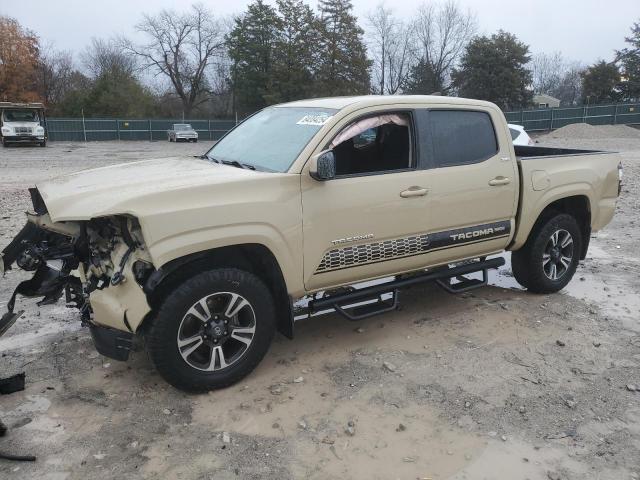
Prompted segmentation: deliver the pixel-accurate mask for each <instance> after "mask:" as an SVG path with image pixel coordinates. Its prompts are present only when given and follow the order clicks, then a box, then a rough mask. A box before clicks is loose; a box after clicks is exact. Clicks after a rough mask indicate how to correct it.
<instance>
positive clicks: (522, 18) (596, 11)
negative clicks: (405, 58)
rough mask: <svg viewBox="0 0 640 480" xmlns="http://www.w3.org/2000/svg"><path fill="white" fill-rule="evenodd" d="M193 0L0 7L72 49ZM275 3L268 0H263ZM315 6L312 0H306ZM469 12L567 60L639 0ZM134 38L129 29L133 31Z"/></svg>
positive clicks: (580, 0)
mask: <svg viewBox="0 0 640 480" xmlns="http://www.w3.org/2000/svg"><path fill="white" fill-rule="evenodd" d="M200 1H201V3H203V4H204V5H206V6H207V7H209V8H210V9H211V10H212V11H213V12H215V13H216V14H219V15H234V14H238V13H241V12H242V11H243V10H244V9H245V7H246V5H247V4H248V3H250V2H249V1H248V0H200ZM423 1H424V0H402V1H392V0H386V1H385V2H384V3H385V6H386V7H387V8H391V9H392V10H394V12H395V13H396V14H397V15H398V16H399V17H401V18H405V19H410V18H411V16H412V13H413V12H415V10H416V9H417V7H418V6H419V5H420V4H422V3H423ZM352 2H353V5H354V10H355V13H356V15H357V16H358V17H359V18H360V19H361V20H360V23H361V24H363V23H364V16H365V15H366V14H367V12H369V11H370V10H371V9H372V8H373V7H374V6H375V5H377V3H378V2H376V1H375V0H373V1H372V0H352ZM192 3H194V2H193V1H191V0H189V1H179V0H56V1H55V2H52V1H51V0H19V1H14V0H0V14H2V15H8V16H11V17H13V18H15V19H17V20H18V21H19V22H20V23H21V24H22V25H23V26H25V27H27V28H29V29H31V30H33V31H34V32H36V34H38V36H39V37H40V38H41V40H42V41H43V42H44V43H45V44H47V45H52V46H53V47H54V48H56V49H58V50H70V51H72V52H75V53H77V52H80V51H82V50H83V48H84V47H85V46H86V45H87V44H88V43H89V42H90V40H91V38H92V37H101V38H107V37H112V36H115V35H121V34H122V35H125V36H134V33H133V27H134V25H135V24H136V23H137V22H138V21H139V20H140V18H141V15H142V14H143V13H154V12H157V11H159V10H161V9H163V8H167V9H175V10H185V9H188V8H189V6H190V5H191V4H192ZM267 3H275V0H267ZM308 3H310V4H311V5H312V6H314V7H315V5H316V1H315V0H313V1H310V2H308ZM458 3H459V5H460V6H461V7H462V8H464V9H470V10H471V11H472V12H474V13H475V14H476V17H477V20H478V26H479V33H481V34H491V33H493V32H496V31H497V30H498V29H503V30H506V31H508V32H511V33H514V34H515V35H516V36H517V37H518V38H519V39H520V40H521V41H523V42H525V43H526V44H528V45H529V46H530V50H531V52H532V53H534V54H535V53H540V52H547V53H551V52H555V51H560V52H562V54H563V56H564V57H565V59H567V60H576V61H580V62H581V63H583V64H591V63H593V62H595V61H597V60H599V59H605V60H612V59H613V55H614V53H613V51H614V50H616V49H621V48H623V47H624V46H625V45H624V37H625V36H627V35H629V29H630V27H631V25H632V23H633V22H634V21H640V1H639V0H610V1H608V2H605V1H603V0H509V1H504V0H458ZM134 38H135V37H134Z"/></svg>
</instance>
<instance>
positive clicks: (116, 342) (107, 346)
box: [89, 324, 133, 362]
mask: <svg viewBox="0 0 640 480" xmlns="http://www.w3.org/2000/svg"><path fill="white" fill-rule="evenodd" d="M89 329H90V330H91V336H92V337H93V343H94V344H95V346H96V350H97V351H98V353H99V354H100V355H104V356H105V357H109V358H112V359H114V360H118V361H120V362H126V361H127V360H128V359H129V352H130V351H131V346H132V345H133V334H131V333H129V332H123V331H122V330H116V329H114V328H107V327H100V326H98V325H94V324H91V325H89Z"/></svg>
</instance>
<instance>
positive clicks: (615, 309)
mask: <svg viewBox="0 0 640 480" xmlns="http://www.w3.org/2000/svg"><path fill="white" fill-rule="evenodd" d="M569 133H571V132H566V135H565V136H563V137H561V138H551V136H546V137H539V138H538V141H540V142H541V144H548V145H556V146H567V147H576V148H580V147H582V148H602V149H606V150H617V151H620V152H623V158H624V167H625V178H626V182H625V187H624V189H623V195H622V198H621V200H620V202H619V204H618V211H617V214H616V217H615V219H614V220H613V222H612V223H611V224H610V225H609V226H608V227H607V228H606V229H605V230H603V231H602V232H599V233H597V234H596V235H594V237H593V238H592V243H591V245H592V247H591V249H590V253H589V255H588V258H587V260H586V261H585V262H584V263H583V265H582V266H581V267H580V268H579V271H578V272H577V274H576V277H575V278H574V281H573V282H572V283H571V284H570V285H569V287H568V288H567V289H566V291H563V292H562V293H559V294H555V295H532V294H528V293H526V292H524V291H522V290H521V289H519V288H518V286H517V285H516V284H515V282H514V280H513V278H512V277H511V274H510V271H509V268H508V266H507V267H505V268H503V269H501V270H500V271H499V272H497V273H496V274H494V275H493V276H492V277H491V283H492V286H490V287H487V288H483V289H480V290H475V291H473V292H469V293H466V294H462V295H458V296H452V295H449V294H447V293H444V292H442V291H441V290H438V289H436V288H434V287H433V286H422V287H414V288H412V289H409V290H406V291H403V292H402V309H401V310H400V311H398V312H394V313H391V314H387V315H383V316H379V317H375V318H372V319H369V320H365V321H363V322H360V323H357V324H353V323H349V322H346V321H344V320H343V319H341V318H339V317H338V316H336V315H328V316H323V317H318V318H314V319H312V320H305V321H301V322H298V323H297V324H296V338H295V339H294V340H293V341H289V340H286V339H284V338H282V337H278V338H277V339H276V341H275V342H274V345H273V347H272V349H271V350H270V352H269V354H268V355H267V357H266V358H265V360H264V361H263V362H262V363H261V364H260V366H259V367H258V368H257V369H256V371H255V372H254V373H253V374H251V375H250V376H249V377H248V378H246V379H245V380H244V381H242V382H240V383H239V384H237V385H235V386H233V387H230V388H228V389H226V390H223V391H218V392H215V393H211V394H208V395H197V396H194V395H185V394H183V393H181V392H178V391H176V390H174V389H172V388H171V387H168V386H167V385H166V384H165V383H164V382H163V381H162V380H161V379H160V378H159V377H158V375H157V374H156V373H155V372H154V371H153V369H152V367H151V365H150V363H149V361H148V360H147V358H146V356H145V355H144V353H143V352H138V353H134V354H133V355H132V358H131V360H130V361H129V362H127V363H119V362H114V361H111V360H109V359H106V358H103V357H101V356H100V355H98V354H97V353H96V352H95V350H94V348H93V346H92V343H91V340H90V337H89V335H88V333H87V331H86V330H85V329H82V328H81V327H80V326H79V325H78V322H77V315H76V313H75V312H74V311H72V310H67V309H65V308H64V306H62V305H54V306H46V307H42V308H37V307H36V306H35V303H34V302H33V301H22V304H23V305H24V308H25V309H26V313H25V315H24V317H23V318H22V319H20V320H19V321H18V322H17V324H16V325H15V326H14V327H13V328H12V329H11V330H10V331H9V332H8V333H7V334H6V335H5V336H4V337H2V338H1V339H0V352H1V358H0V373H1V374H0V376H5V374H6V375H8V374H13V373H16V372H18V371H25V372H26V374H27V389H26V390H25V391H24V392H19V393H14V394H11V395H7V396H2V397H0V418H2V419H3V420H4V421H5V423H6V424H7V426H8V427H9V431H8V433H7V436H6V437H5V438H2V439H0V451H12V452H17V453H32V454H35V455H37V456H38V461H37V462H35V463H32V464H28V463H15V462H7V461H2V460H0V478H3V479H4V478H7V479H32V478H36V477H37V478H40V479H55V480H58V479H85V478H88V477H89V478H94V479H110V478H124V477H126V478H129V479H141V478H158V479H161V478H176V479H216V480H217V479H238V478H241V479H254V478H255V479H258V478H259V479H289V478H309V479H323V480H324V479H351V478H353V479H363V478H367V479H385V480H386V479H395V478H398V479H416V478H419V479H422V478H431V479H454V480H462V479H469V480H476V479H509V480H513V479H525V478H528V479H531V480H535V479H547V480H548V479H563V480H574V479H575V480H577V479H591V478H593V479H596V478H597V479H612V480H613V479H615V480H621V479H638V478H640V462H639V461H638V458H640V393H639V392H635V391H632V390H633V389H632V388H628V386H629V387H631V386H633V385H638V387H639V388H640V338H639V337H638V333H639V332H640V322H639V319H638V311H640V300H639V297H640V295H639V294H640V275H639V273H640V258H639V255H640V254H639V248H638V247H639V246H640V244H639V242H638V235H639V233H640V232H639V227H640V225H639V224H638V222H639V217H638V211H640V186H639V184H638V182H637V181H636V179H638V178H640V139H635V138H615V137H611V136H607V138H596V137H597V135H592V136H591V137H589V138H587V139H577V138H576V137H575V136H574V138H568V136H569ZM609 133H611V132H609ZM613 134H615V132H613ZM557 136H558V135H556V137H557ZM205 148H206V144H197V145H193V144H191V145H187V144H177V145H176V144H168V143H163V142H153V143H147V142H135V143H134V142H131V143H126V142H123V143H116V142H111V143H89V144H63V143H51V144H50V146H49V147H47V148H46V149H40V148H12V149H8V150H2V151H0V171H1V172H2V175H1V178H0V248H2V247H3V246H4V245H5V244H6V243H8V242H9V241H10V239H11V238H12V237H13V235H15V233H16V232H17V230H18V229H19V228H20V227H21V226H22V223H23V218H22V211H24V210H25V209H26V208H28V196H27V195H26V194H25V189H26V188H27V187H29V186H31V185H32V184H33V183H34V182H36V181H38V180H41V179H44V178H48V177H50V176H53V175H59V174H63V173H66V172H70V171H75V170H79V169H82V168H90V167H95V166H101V165H107V164H111V163H117V162H125V161H131V160H135V159H142V158H152V157H159V156H173V155H175V154H176V153H178V152H184V153H186V154H189V155H191V154H196V153H199V152H202V151H203V150H204V149H205ZM23 278H25V276H24V275H23V274H21V273H20V272H15V271H11V272H9V273H8V274H7V275H6V276H5V278H4V279H3V280H2V281H0V308H1V307H3V305H4V302H6V300H7V299H8V297H9V295H10V292H11V290H12V289H13V288H14V287H15V285H16V284H17V283H18V282H19V281H20V280H21V279H23Z"/></svg>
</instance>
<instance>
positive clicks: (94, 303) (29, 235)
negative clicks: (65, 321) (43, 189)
mask: <svg viewBox="0 0 640 480" xmlns="http://www.w3.org/2000/svg"><path fill="white" fill-rule="evenodd" d="M29 192H30V194H31V200H32V203H33V208H34V213H27V223H26V225H25V226H24V227H23V228H22V230H21V231H20V233H19V234H18V235H17V236H16V237H15V238H14V239H13V240H12V241H11V243H10V244H9V245H8V246H7V247H6V248H5V249H4V250H3V251H2V254H1V257H0V259H1V261H0V273H2V274H4V272H5V271H7V270H10V269H11V268H12V266H13V264H14V263H15V264H16V265H17V266H18V267H19V268H21V269H22V270H25V271H28V272H34V273H33V277H32V278H31V279H29V280H26V281H23V282H21V283H20V284H19V285H18V286H17V287H16V289H15V291H14V292H13V295H12V296H11V298H10V299H9V301H8V303H7V312H6V313H5V314H4V315H3V316H2V318H1V319H0V336H1V335H2V334H3V333H4V332H6V330H7V329H8V328H9V327H10V326H11V325H12V324H13V323H14V322H15V321H16V320H17V319H18V318H19V317H20V316H21V315H22V313H23V312H22V311H17V312H15V311H14V309H15V303H16V299H17V297H18V296H23V297H29V298H33V297H42V300H40V301H39V302H38V305H39V306H40V305H48V304H52V303H56V302H57V301H58V300H59V299H60V298H61V297H62V296H63V295H64V296H65V300H66V303H67V306H70V307H75V308H78V309H79V310H80V312H81V320H82V321H83V322H84V323H87V324H89V325H90V326H91V325H101V326H103V327H110V328H115V329H121V330H122V329H124V328H125V327H126V329H128V330H129V332H134V331H135V328H136V327H137V325H138V324H139V321H141V319H142V317H144V315H146V313H148V311H149V307H148V305H147V303H146V298H145V295H144V293H143V291H142V286H143V285H144V284H145V282H146V280H147V279H148V278H149V276H150V275H151V274H152V273H153V272H154V270H155V269H154V267H153V264H152V262H151V259H150V257H149V254H148V252H147V251H146V248H145V245H144V241H143V238H142V233H141V229H140V225H139V223H138V221H137V219H135V218H133V217H129V216H124V215H122V216H111V217H103V218H95V219H91V220H88V221H77V222H52V221H51V218H50V216H49V214H48V212H47V209H46V206H45V204H44V201H43V200H42V197H41V195H40V193H39V192H38V190H37V189H36V188H32V189H30V190H29ZM129 282H130V283H132V284H134V285H133V287H134V288H131V286H130V285H128V286H127V287H126V288H125V287H124V286H125V284H127V283H129ZM110 289H112V290H113V292H109V290H110ZM107 292H109V294H108V293H107ZM119 297H123V299H125V300H126V301H127V304H122V303H120V302H119V301H118V298H119ZM132 297H133V298H132ZM125 305H127V306H125ZM132 306H133V307H132ZM131 308H133V310H137V311H134V312H133V313H134V316H135V317H136V318H138V317H140V318H139V321H137V322H136V325H135V326H134V327H132V326H131V325H130V324H129V323H128V320H127V310H129V309H131ZM96 315H97V318H96ZM118 317H119V318H118ZM114 319H116V321H114ZM92 332H93V330H92ZM94 336H95V335H94ZM127 353H128V352H127Z"/></svg>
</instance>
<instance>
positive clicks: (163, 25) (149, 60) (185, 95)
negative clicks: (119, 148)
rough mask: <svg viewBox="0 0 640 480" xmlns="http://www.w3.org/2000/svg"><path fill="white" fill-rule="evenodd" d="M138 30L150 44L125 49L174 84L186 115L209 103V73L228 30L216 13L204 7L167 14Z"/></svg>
mask: <svg viewBox="0 0 640 480" xmlns="http://www.w3.org/2000/svg"><path fill="white" fill-rule="evenodd" d="M136 30H137V31H138V32H141V33H142V34H144V35H146V36H147V37H148V39H149V41H148V42H147V43H145V44H140V45H138V44H135V43H133V42H131V41H129V40H126V39H123V41H122V42H121V43H122V46H123V48H124V49H125V50H126V51H128V52H129V53H131V54H133V55H135V56H136V57H137V58H138V59H139V60H140V61H141V66H142V67H143V68H150V69H152V70H155V71H156V73H157V74H158V75H163V76H165V77H166V78H167V79H168V80H169V81H170V82H171V85H172V87H173V90H174V91H175V94H176V95H177V96H178V97H179V98H180V100H181V101H182V105H183V109H184V113H185V114H189V113H191V111H192V110H193V108H194V107H195V106H197V105H199V104H200V103H203V102H206V101H207V98H208V93H209V92H208V88H207V81H206V71H207V69H208V67H209V66H210V65H211V64H212V63H213V62H214V60H215V59H216V58H217V57H219V56H222V55H223V54H224V33H225V32H224V27H223V24H222V23H221V22H220V21H219V20H218V19H216V18H215V17H214V15H213V13H211V12H210V11H209V10H207V9H206V8H205V7H204V6H202V5H201V4H196V5H192V7H191V11H189V12H187V13H177V12H175V11H170V10H163V11H161V12H160V13H159V14H158V15H155V16H153V15H144V17H143V20H142V22H141V23H139V24H138V25H137V26H136Z"/></svg>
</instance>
